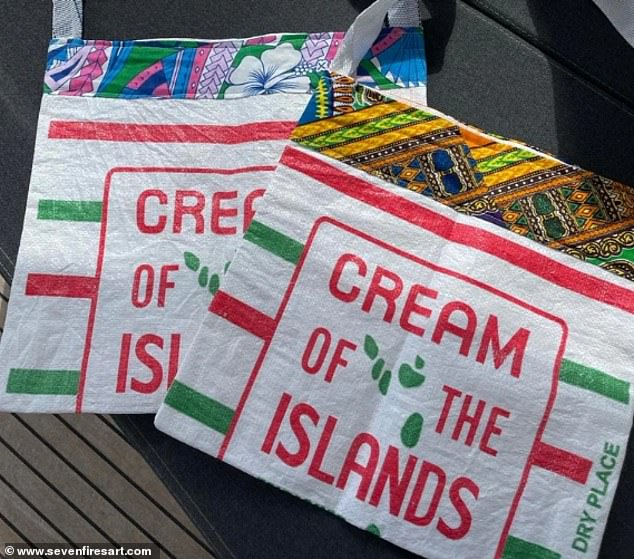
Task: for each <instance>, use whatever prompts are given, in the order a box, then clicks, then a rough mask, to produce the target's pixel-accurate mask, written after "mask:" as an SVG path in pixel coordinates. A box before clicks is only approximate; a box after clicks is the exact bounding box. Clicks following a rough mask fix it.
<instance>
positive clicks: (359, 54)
mask: <svg viewBox="0 0 634 559" xmlns="http://www.w3.org/2000/svg"><path fill="white" fill-rule="evenodd" d="M386 18H388V21H389V24H390V26H396V27H418V26H419V25H420V11H419V8H418V0H376V1H375V2H374V3H372V4H370V6H368V7H367V8H366V9H365V10H363V11H362V12H361V13H360V14H359V15H358V16H357V18H356V19H355V20H354V21H353V22H352V25H351V26H350V28H349V29H348V31H347V32H346V36H345V37H344V38H343V40H342V41H341V44H340V45H339V49H338V50H337V54H336V55H335V57H334V58H333V60H332V63H331V64H330V70H331V71H332V72H334V73H336V74H343V75H344V76H350V77H355V76H356V74H357V68H358V67H359V64H360V63H361V60H362V59H363V57H364V56H365V53H366V52H368V50H369V49H370V47H371V46H372V45H373V44H374V41H376V39H377V37H378V36H379V33H380V32H381V29H382V28H383V22H384V21H385V19H386ZM397 22H399V23H400V25H396V23H397Z"/></svg>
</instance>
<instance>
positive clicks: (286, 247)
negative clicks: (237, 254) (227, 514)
mask: <svg viewBox="0 0 634 559" xmlns="http://www.w3.org/2000/svg"><path fill="white" fill-rule="evenodd" d="M244 239H245V240H246V241H249V242H251V243H253V244H254V245H257V246H259V247H260V248H263V249H264V250H267V251H268V252H270V253H271V254H274V255H275V256H277V257H279V258H282V259H283V260H286V261H287V262H290V263H291V264H297V262H298V261H299V258H300V256H301V255H302V252H304V245H303V244H302V243H300V242H299V241H296V240H295V239H291V238H290V237H287V236H286V235H284V234H283V233H280V232H278V231H275V229H271V228H270V227H268V226H267V225H264V224H263V223H260V222H259V221H255V220H253V221H252V222H251V225H250V227H249V229H248V230H247V232H246V233H245V235H244Z"/></svg>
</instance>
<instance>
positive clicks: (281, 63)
mask: <svg viewBox="0 0 634 559" xmlns="http://www.w3.org/2000/svg"><path fill="white" fill-rule="evenodd" d="M343 35H344V34H343V33H337V32H335V33H310V34H308V33H302V34H277V35H266V36H262V37H255V38H251V39H236V40H228V41H218V42H204V41H183V40H165V39H161V40H150V41H93V40H90V41H89V40H82V39H53V40H52V41H51V43H50V46H49V51H48V63H47V68H46V74H45V77H44V91H45V93H49V94H54V95H75V96H90V97H117V98H143V97H154V98H177V99H231V98H239V97H248V96H252V95H268V94H272V93H310V92H311V91H312V90H313V88H314V87H315V86H316V85H317V83H318V82H319V76H320V74H321V73H322V72H323V71H324V70H326V69H327V68H328V65H329V64H330V62H331V60H332V59H333V58H334V56H335V53H336V52H337V49H338V47H339V44H340V42H341V40H342V39H343ZM426 74H427V72H426V65H425V50H424V42H423V34H422V29H421V28H386V29H384V30H382V32H381V34H380V35H379V37H378V38H377V40H376V42H375V43H374V45H373V46H372V48H371V49H370V50H369V51H368V53H367V54H366V56H365V57H364V59H363V61H362V62H361V64H360V67H359V70H358V79H359V81H360V82H361V83H364V84H366V85H369V86H371V87H378V88H381V89H391V88H396V87H414V86H424V85H425V83H426Z"/></svg>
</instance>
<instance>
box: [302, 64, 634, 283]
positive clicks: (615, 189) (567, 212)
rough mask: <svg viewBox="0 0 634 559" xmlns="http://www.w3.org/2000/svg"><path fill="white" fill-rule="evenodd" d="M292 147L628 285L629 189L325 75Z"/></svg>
mask: <svg viewBox="0 0 634 559" xmlns="http://www.w3.org/2000/svg"><path fill="white" fill-rule="evenodd" d="M291 139H292V140H293V141H295V142H297V143H299V144H300V145H302V146H304V147H306V148H309V149H312V150H315V151H318V152H320V153H322V154H323V155H326V156H328V157H332V158H334V159H337V160H339V161H342V162H344V163H347V164H349V165H351V166H353V167H356V168H358V169H362V170H364V171H366V172H368V173H371V174H373V175H376V176H378V177H380V178H382V179H384V180H387V181H389V182H391V183H394V184H396V185H398V186H401V187H403V188H407V189H409V190H412V191H415V192H419V193H420V194H422V195H425V196H430V197H432V198H434V199H435V200H437V201H438V202H441V203H442V204H445V205H447V206H450V207H452V208H454V209H455V210H457V211H459V212H461V213H465V214H468V215H472V216H475V217H478V218H480V219H484V220H486V221H489V222H491V223H494V224H496V225H499V226H500V227H503V228H505V229H508V230H510V231H513V232H514V233H517V234H519V235H522V236H524V237H528V238H529V239H532V240H534V241H537V242H538V243H541V244H544V245H547V246H550V247H551V248H554V249H557V250H560V251H562V252H565V253H567V254H570V255H572V256H575V257H576V258H579V259H580V260H585V261H586V262H589V263H592V264H595V265H598V266H600V267H601V268H603V269H605V270H608V271H609V272H612V273H614V274H617V275H619V276H621V277H623V278H626V279H629V280H632V281H634V189H632V188H630V187H628V186H625V185H624V184H621V183H618V182H616V181H613V180H610V179H606V178H604V177H601V176H599V175H596V174H594V173H592V172H589V171H584V170H583V169H580V168H579V167H575V166H573V165H569V164H567V163H564V162H562V161H559V160H558V159H556V158H554V157H552V156H549V155H546V154H544V153H542V152H540V151H538V150H536V149H535V148H532V147H530V146H527V145H526V144H522V143H519V142H515V141H510V140H506V139H503V138H501V137H499V136H493V135H491V134H486V133H484V132H481V131H480V130H478V129H477V128H474V127H472V126H466V125H463V124H461V123H459V122H457V121H455V120H453V119H451V118H450V117H445V116H444V115H442V114H441V113H438V112H437V111H434V110H433V109H428V108H422V109H421V108H417V107H414V106H411V105H407V104H405V103H400V102H397V101H394V100H392V99H389V98H387V97H385V96H384V95H382V94H380V93H377V92H376V91H372V90H370V89H368V88H366V87H364V86H362V85H358V84H355V83H354V81H353V80H351V79H350V78H348V77H343V76H328V75H324V76H323V77H322V79H321V80H320V82H319V83H318V84H317V85H316V87H315V93H314V95H313V97H312V98H311V101H310V103H309V104H308V106H307V108H306V111H305V112H304V114H303V116H302V118H301V119H300V124H299V126H298V127H297V128H296V129H295V131H294V132H293V135H292V137H291Z"/></svg>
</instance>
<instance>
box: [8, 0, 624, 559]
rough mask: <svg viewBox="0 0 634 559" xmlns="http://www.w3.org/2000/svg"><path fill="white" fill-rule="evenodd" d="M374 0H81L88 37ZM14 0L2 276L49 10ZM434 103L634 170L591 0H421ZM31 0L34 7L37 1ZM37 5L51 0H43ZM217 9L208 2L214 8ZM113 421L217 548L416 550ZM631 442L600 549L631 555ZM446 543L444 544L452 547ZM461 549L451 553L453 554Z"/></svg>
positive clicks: (385, 554)
mask: <svg viewBox="0 0 634 559" xmlns="http://www.w3.org/2000/svg"><path fill="white" fill-rule="evenodd" d="M368 3H369V2H368V1H365V0H359V1H358V2H352V1H351V2H346V1H345V0H337V1H335V0H329V1H328V2H308V1H307V0H299V1H298V0H296V1H294V2H290V1H288V0H285V1H281V0H280V1H277V2H276V1H274V0H265V1H262V2H259V3H257V4H256V5H257V17H252V15H253V12H254V4H253V3H252V2H250V1H247V0H232V1H231V2H222V3H221V2H217V3H213V2H209V1H206V0H200V1H194V0H179V1H174V0H136V1H135V2H130V1H129V0H87V1H86V3H85V17H86V33H85V35H86V36H87V37H93V38H141V37H156V36H168V37H180V36H193V37H226V36H247V35H252V34H259V33H264V32H270V31H301V30H304V31H308V30H328V29H344V28H345V27H346V26H347V25H348V24H349V23H350V22H351V21H352V18H353V17H354V15H355V14H356V12H357V10H358V9H359V8H362V7H363V6H365V5H367V4H368ZM44 4H46V3H45V2H44V1H43V0H41V2H39V3H37V4H35V3H31V2H28V3H27V2H12V3H7V4H6V6H3V9H4V13H3V18H2V19H0V38H2V39H4V41H2V43H1V44H0V77H2V78H4V79H3V80H2V82H0V100H1V102H2V114H3V124H4V126H2V127H1V128H0V138H1V139H0V148H2V152H1V153H2V155H1V156H0V157H1V161H2V162H1V163H0V208H2V209H1V210H0V272H1V273H2V274H3V275H5V276H6V277H9V278H10V276H11V273H12V271H13V266H14V262H15V255H16V253H17V246H18V240H19V235H20V229H21V222H22V216H23V208H24V204H25V201H26V192H27V185H28V177H29V173H30V161H31V157H32V147H33V141H34V136H35V122H36V118H37V107H38V104H39V95H40V93H39V92H40V88H41V85H40V84H41V76H42V73H43V67H44V58H45V52H46V38H47V35H48V26H49V17H50V16H49V13H48V11H47V9H44V7H43V6H44ZM425 4H426V6H427V9H428V10H429V12H430V13H431V15H432V16H433V17H432V19H431V20H430V21H428V22H427V23H426V25H425V28H426V35H427V52H428V59H429V66H430V73H431V75H430V80H429V98H430V102H431V104H432V105H433V106H435V107H437V108H439V109H441V110H444V111H446V112H448V113H449V114H452V115H454V116H455V117H457V118H459V119H461V120H464V121H466V122H469V123H472V124H475V125H478V126H480V127H482V128H485V129H489V130H491V131H494V132H498V133H500V134H505V135H509V136H511V137H516V138H519V139H523V140H525V141H527V142H529V143H532V144H534V145H537V146H540V147H542V148H543V149H546V150H548V151H551V152H553V153H555V154H556V155H558V156H560V157H562V158H563V159H565V160H568V161H570V162H574V163H577V164H579V165H582V166H585V167H587V168H590V169H593V170H595V171H598V172H601V173H603V174H605V175H606V176H609V177H612V178H615V179H620V180H622V181H624V182H628V183H630V184H633V185H634V157H633V156H632V151H633V149H632V148H633V147H634V132H633V131H634V49H632V48H630V47H629V46H628V45H627V44H626V43H625V41H624V40H623V39H621V38H620V36H619V35H618V34H617V33H616V32H615V31H614V30H613V29H612V27H611V25H610V24H609V22H607V20H605V18H603V16H602V15H601V13H600V11H599V10H598V9H597V8H596V7H595V6H594V5H593V4H592V3H591V2H590V0H558V1H557V2H546V1H545V0H541V1H535V0H516V1H513V2H508V1H507V0H486V1H484V0H459V1H454V0H425ZM35 6H37V7H35ZM46 8H48V6H46ZM216 10H218V13H216ZM118 423H119V424H120V425H121V427H122V428H123V430H124V431H125V432H126V434H127V435H128V436H129V437H130V439H131V440H132V441H133V442H134V444H135V446H136V447H137V448H139V450H141V452H142V453H143V454H144V456H145V457H146V459H147V460H148V461H149V462H150V463H151V464H152V466H153V467H154V468H155V470H156V471H157V472H158V473H159V475H160V476H161V477H162V478H163V479H164V480H165V481H166V483H167V484H168V486H169V487H170V489H171V490H172V491H173V492H174V494H175V496H176V497H177V498H178V499H179V500H180V501H181V503H182V504H183V506H184V507H185V509H186V510H187V511H188V512H189V514H190V515H191V516H192V518H193V520H194V521H195V523H196V524H197V525H198V526H199V527H200V529H201V531H202V532H203V533H204V534H205V536H206V537H207V538H208V539H209V541H210V544H211V545H212V546H213V548H214V549H215V550H216V553H217V555H218V557H219V558H223V559H224V558H225V557H227V558H229V557H236V558H239V559H242V558H244V559H252V558H253V559H269V558H270V559H280V558H282V559H294V558H298V559H299V558H301V559H322V558H323V559H333V558H339V557H342V558H344V557H345V558H346V559H348V558H351V559H355V558H359V559H361V558H363V559H365V558H367V557H376V558H379V557H380V558H397V557H399V558H400V557H411V555H410V554H407V553H406V552H404V551H401V550H399V549H397V548H396V547H394V546H391V545H390V544H387V543H385V542H382V541H380V540H378V539H376V538H374V537H372V536H370V535H369V534H366V533H364V532H362V531H360V530H357V529H355V528H353V527H351V526H350V525H348V524H346V523H345V522H344V521H342V520H340V519H338V518H337V517H335V516H332V515H330V514H328V513H325V512H324V511H322V510H320V509H318V508H316V507H313V506H311V505H308V504H307V503H305V502H303V501H301V500H299V499H295V498H293V497H290V496H288V495H286V494H284V493H282V492H281V491H278V490H276V489H273V488H271V487H270V486H267V485H266V484H264V483H262V482H260V481H258V480H255V479H253V478H250V477H249V476H246V475H244V474H242V473H240V472H238V471H236V470H234V469H233V468H231V467H229V466H227V465H225V464H222V463H220V462H217V461H215V460H213V459H211V458H209V457H207V456H203V455H202V454H200V453H199V452H197V451H195V450H193V449H191V448H188V447H185V446H184V445H181V444H179V443H178V442H176V441H174V440H172V439H170V438H168V437H165V436H163V435H161V434H160V433H158V432H157V431H156V430H154V428H153V427H152V418H151V417H149V416H136V417H134V416H120V417H119V418H118ZM632 514H634V452H633V451H632V445H630V450H629V452H628V454H627V459H626V464H625V466H624V473H623V476H622V479H621V482H620V485H619V490H618V492H617V496H616V500H615V504H614V507H613V510H612V513H611V516H610V521H609V524H608V530H607V533H606V536H605V539H604V544H603V548H602V553H601V559H631V558H632V556H633V552H632V550H633V549H634V531H632V530H631V529H630V525H631V520H630V519H631V516H632ZM448 559H454V558H448ZM456 559H459V558H456Z"/></svg>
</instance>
